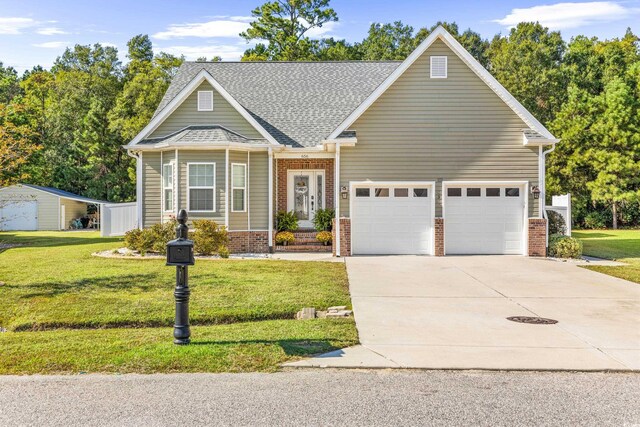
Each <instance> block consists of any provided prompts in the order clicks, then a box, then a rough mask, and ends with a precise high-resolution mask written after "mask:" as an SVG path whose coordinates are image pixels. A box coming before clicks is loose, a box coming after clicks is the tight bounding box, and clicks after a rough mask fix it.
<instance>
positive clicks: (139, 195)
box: [127, 150, 142, 229]
mask: <svg viewBox="0 0 640 427" xmlns="http://www.w3.org/2000/svg"><path fill="white" fill-rule="evenodd" d="M127 155H128V156H129V157H133V158H134V159H136V210H137V213H138V221H137V222H138V228H139V229H142V153H132V152H131V151H129V150H127Z"/></svg>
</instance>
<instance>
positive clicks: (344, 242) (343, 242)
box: [331, 218, 351, 256]
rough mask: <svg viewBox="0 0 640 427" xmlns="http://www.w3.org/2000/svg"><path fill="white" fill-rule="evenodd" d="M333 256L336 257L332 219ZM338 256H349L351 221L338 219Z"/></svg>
mask: <svg viewBox="0 0 640 427" xmlns="http://www.w3.org/2000/svg"><path fill="white" fill-rule="evenodd" d="M331 234H332V235H333V256H336V220H335V218H334V219H333V231H332V232H331ZM340 256H351V219H350V218H340Z"/></svg>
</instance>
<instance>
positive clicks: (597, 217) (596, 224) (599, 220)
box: [584, 211, 609, 229]
mask: <svg viewBox="0 0 640 427" xmlns="http://www.w3.org/2000/svg"><path fill="white" fill-rule="evenodd" d="M608 222H609V221H608V218H607V215H606V214H605V213H603V212H599V211H595V212H589V213H588V214H587V215H586V216H585V217H584V227H585V228H592V229H594V228H596V229H599V228H606V227H607V224H608Z"/></svg>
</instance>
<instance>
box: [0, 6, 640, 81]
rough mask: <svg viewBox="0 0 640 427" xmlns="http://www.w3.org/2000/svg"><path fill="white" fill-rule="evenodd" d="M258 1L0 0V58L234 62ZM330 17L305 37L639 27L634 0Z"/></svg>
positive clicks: (26, 64)
mask: <svg viewBox="0 0 640 427" xmlns="http://www.w3.org/2000/svg"><path fill="white" fill-rule="evenodd" d="M262 2H263V0H233V1H230V0H180V1H178V0H173V1H169V0H126V1H125V0H108V1H104V0H92V1H86V0H82V1H80V0H75V1H73V0H55V1H52V0H0V62H3V63H4V65H5V66H7V65H9V66H13V67H15V68H16V69H17V70H18V71H20V72H22V71H24V70H27V69H30V68H32V67H33V66H35V65H42V66H43V67H46V68H48V67H50V66H51V65H52V64H53V61H54V60H55V58H56V57H57V56H59V55H60V54H61V53H62V52H64V49H65V47H67V46H73V45H75V44H93V43H101V44H103V45H112V46H116V47H117V48H118V50H119V51H120V56H121V59H122V60H126V58H125V54H126V43H127V40H129V39H130V38H131V37H132V36H134V35H136V34H149V35H150V36H151V40H152V42H153V45H154V50H155V51H156V52H159V51H165V52H168V53H172V54H176V55H181V54H183V55H185V57H186V58H187V59H191V60H193V59H196V58H198V57H202V56H205V57H207V58H211V57H213V56H215V55H219V56H221V57H222V58H223V60H226V61H231V60H239V59H240V57H241V56H242V53H243V52H244V50H245V49H246V48H247V47H248V45H247V43H246V42H245V41H244V40H243V39H241V38H240V37H239V36H238V33H240V32H241V31H243V30H244V29H245V28H246V27H247V26H248V23H249V22H250V21H251V20H252V19H251V10H252V9H254V8H255V7H256V6H258V5H260V4H261V3H262ZM331 6H332V7H333V8H334V9H335V10H336V12H337V14H338V17H339V22H335V23H328V24H325V25H324V26H323V27H322V28H320V29H317V30H314V31H313V33H312V34H311V35H312V36H313V37H324V36H332V37H335V38H339V39H342V38H344V39H347V41H349V42H355V41H360V40H362V39H363V38H364V37H366V34H367V30H368V28H369V25H370V24H371V23H372V22H382V23H386V22H393V21H397V20H400V21H402V22H403V23H405V24H409V25H412V26H413V27H414V28H416V29H418V28H420V27H425V26H431V25H433V24H434V23H436V22H437V21H439V20H440V21H449V22H452V21H455V22H456V23H457V24H458V26H459V27H460V29H461V30H464V29H467V28H471V29H473V30H474V31H477V32H479V33H480V34H481V35H482V36H483V37H485V38H491V37H493V36H494V35H495V34H498V33H501V34H506V33H508V31H509V28H511V27H512V26H514V25H516V24H517V23H518V22H521V21H539V22H540V23H541V24H543V25H545V26H547V27H549V28H550V29H552V30H560V31H561V32H562V35H563V37H564V38H565V40H569V39H570V38H571V37H572V36H575V35H577V34H584V35H587V36H597V37H599V38H612V37H621V36H622V35H624V32H625V30H626V28H627V27H630V28H631V29H632V30H633V31H634V32H635V33H636V34H638V33H640V0H620V1H579V0H576V1H570V2H567V1H565V2H558V1H543V0H537V1H524V0H510V1H506V0H495V1H486V2H482V1H472V0H465V1H454V0H448V1H438V2H436V1H429V0H393V1H390V0H332V1H331Z"/></svg>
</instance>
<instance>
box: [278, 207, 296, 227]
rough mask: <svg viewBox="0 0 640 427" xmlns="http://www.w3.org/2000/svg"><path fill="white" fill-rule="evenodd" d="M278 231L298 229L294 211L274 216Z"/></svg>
mask: <svg viewBox="0 0 640 427" xmlns="http://www.w3.org/2000/svg"><path fill="white" fill-rule="evenodd" d="M276 222H277V223H278V231H296V230H297V229H298V217H297V216H296V213H295V212H294V211H291V212H286V211H280V212H278V214H277V215H276Z"/></svg>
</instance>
